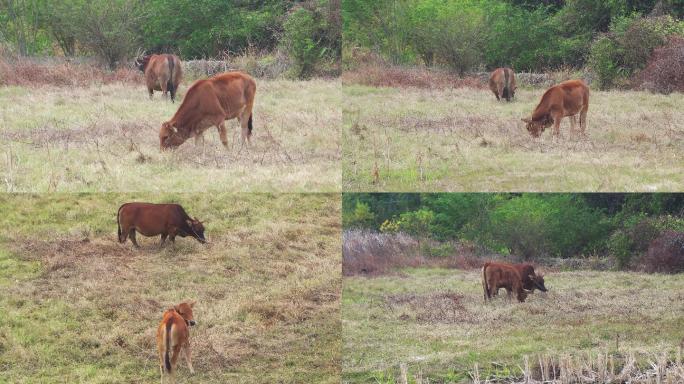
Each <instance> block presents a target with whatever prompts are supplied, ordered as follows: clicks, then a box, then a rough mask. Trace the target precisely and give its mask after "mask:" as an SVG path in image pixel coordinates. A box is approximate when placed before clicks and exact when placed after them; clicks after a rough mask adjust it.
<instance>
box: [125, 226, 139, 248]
mask: <svg viewBox="0 0 684 384" xmlns="http://www.w3.org/2000/svg"><path fill="white" fill-rule="evenodd" d="M128 237H130V238H131V241H132V242H133V245H135V247H136V248H140V246H139V245H138V242H137V241H136V240H135V229H133V228H131V231H130V232H129V233H128Z"/></svg>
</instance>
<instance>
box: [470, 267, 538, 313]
mask: <svg viewBox="0 0 684 384" xmlns="http://www.w3.org/2000/svg"><path fill="white" fill-rule="evenodd" d="M482 288H483V290H484V299H485V302H486V301H487V300H489V299H491V298H492V297H493V296H496V295H498V292H499V289H501V288H504V289H506V292H507V293H508V297H509V298H510V297H511V293H515V294H516V298H517V299H518V301H519V302H521V303H522V302H524V301H525V299H526V298H527V295H528V293H530V292H531V291H534V289H535V288H536V289H539V290H541V291H543V292H546V287H545V286H544V280H543V276H537V275H536V274H535V273H534V267H532V266H531V265H529V264H517V265H513V264H508V263H494V262H486V263H485V265H484V266H483V267H482ZM528 291H529V292H528Z"/></svg>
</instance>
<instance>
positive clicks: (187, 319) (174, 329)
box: [157, 301, 197, 384]
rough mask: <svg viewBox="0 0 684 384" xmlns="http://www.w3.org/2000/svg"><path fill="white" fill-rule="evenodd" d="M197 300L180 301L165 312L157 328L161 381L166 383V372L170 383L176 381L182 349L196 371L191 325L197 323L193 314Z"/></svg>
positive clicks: (190, 365)
mask: <svg viewBox="0 0 684 384" xmlns="http://www.w3.org/2000/svg"><path fill="white" fill-rule="evenodd" d="M194 306H195V302H194V301H191V302H187V303H180V304H178V305H176V306H174V307H173V308H169V309H167V310H166V311H165V312H164V315H163V317H162V321H161V323H159V327H158V328H157V351H159V369H160V370H161V382H162V384H164V374H165V373H166V375H167V376H168V378H169V380H168V382H169V383H174V382H175V381H176V366H177V364H176V363H177V362H178V356H179V355H180V352H181V349H182V350H183V352H185V361H186V362H187V363H188V368H189V369H190V373H195V370H194V369H193V368H192V356H191V349H190V327H192V326H194V325H195V324H197V323H196V322H195V319H194V317H193V315H192V307H194Z"/></svg>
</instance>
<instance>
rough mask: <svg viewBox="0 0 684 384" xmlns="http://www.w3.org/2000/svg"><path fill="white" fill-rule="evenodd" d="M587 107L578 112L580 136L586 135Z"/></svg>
mask: <svg viewBox="0 0 684 384" xmlns="http://www.w3.org/2000/svg"><path fill="white" fill-rule="evenodd" d="M587 109H588V108H582V111H581V112H580V121H579V124H580V133H581V134H582V136H584V135H586V129H587Z"/></svg>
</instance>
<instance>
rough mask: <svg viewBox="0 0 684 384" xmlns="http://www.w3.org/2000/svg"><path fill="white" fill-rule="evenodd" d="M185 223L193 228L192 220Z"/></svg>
mask: <svg viewBox="0 0 684 384" xmlns="http://www.w3.org/2000/svg"><path fill="white" fill-rule="evenodd" d="M185 222H186V223H187V224H188V225H189V226H191V227H192V220H191V219H185Z"/></svg>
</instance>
